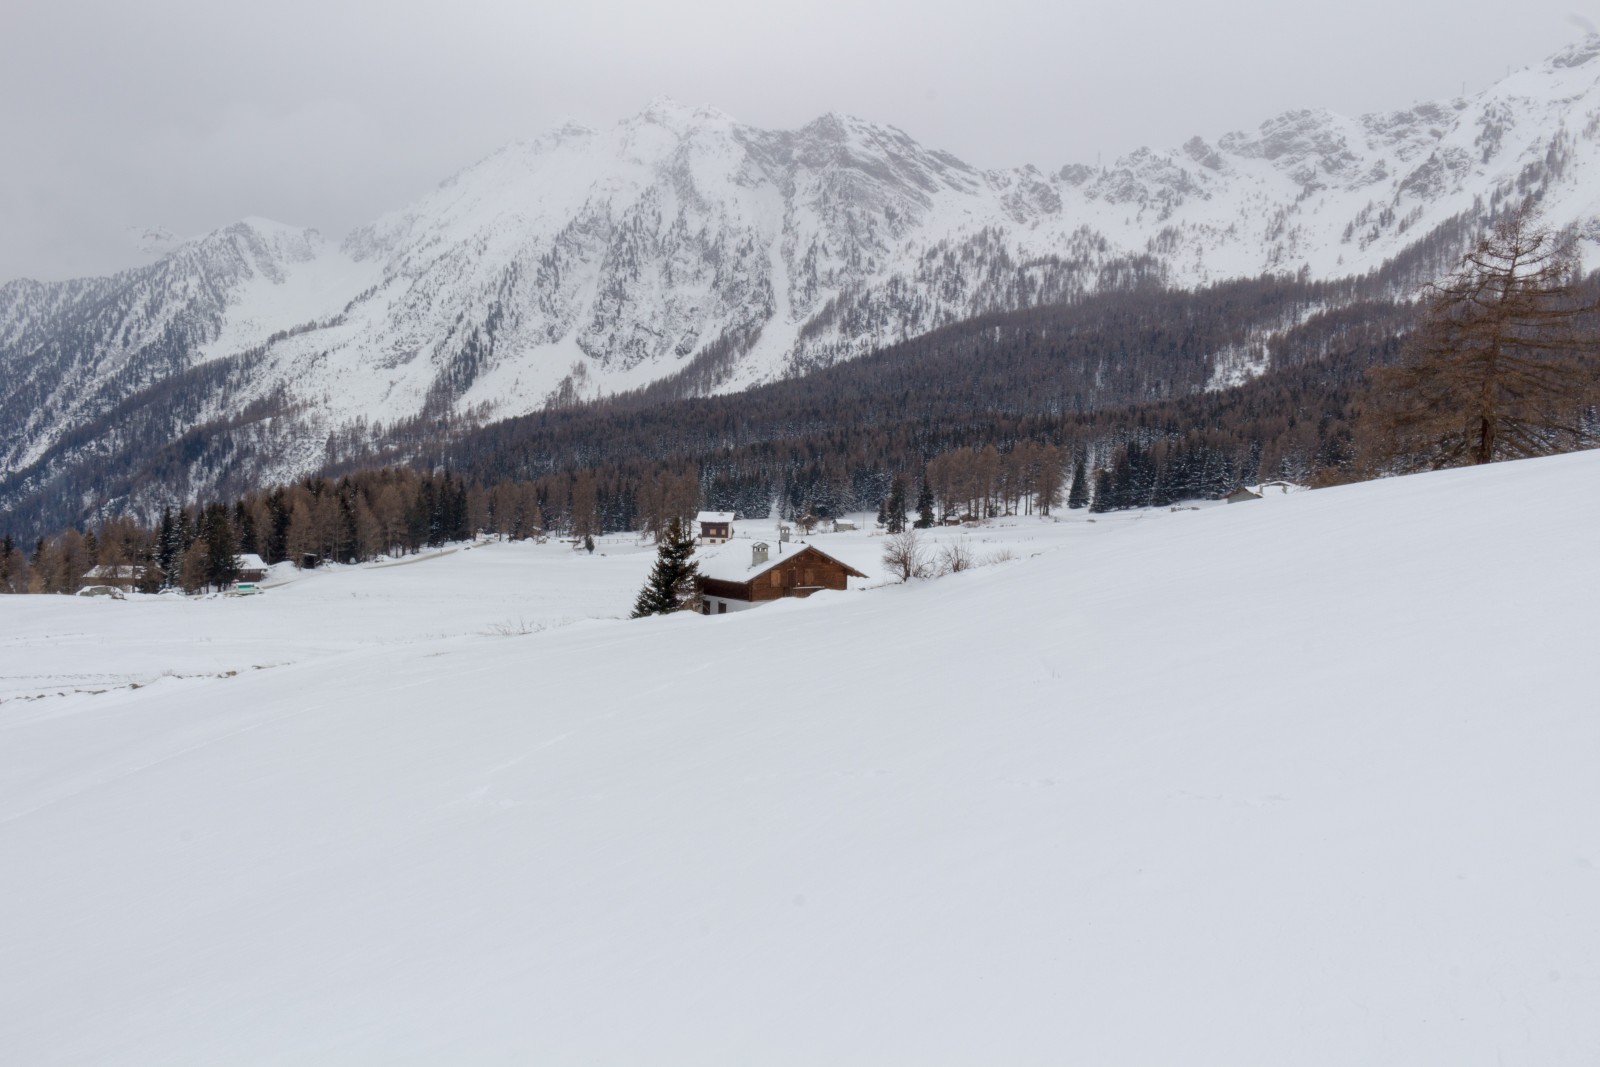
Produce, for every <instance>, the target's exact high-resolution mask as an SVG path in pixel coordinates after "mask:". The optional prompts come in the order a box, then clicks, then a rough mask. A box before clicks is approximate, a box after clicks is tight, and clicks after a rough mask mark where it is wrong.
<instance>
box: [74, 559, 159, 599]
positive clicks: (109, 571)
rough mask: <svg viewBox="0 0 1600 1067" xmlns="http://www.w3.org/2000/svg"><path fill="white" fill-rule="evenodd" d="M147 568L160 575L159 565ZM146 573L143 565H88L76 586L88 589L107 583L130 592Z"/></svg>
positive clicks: (142, 579)
mask: <svg viewBox="0 0 1600 1067" xmlns="http://www.w3.org/2000/svg"><path fill="white" fill-rule="evenodd" d="M148 569H151V570H154V571H155V573H156V577H157V578H159V577H160V576H161V568H160V567H152V568H148ZM146 573H147V568H145V567H143V566H137V565H134V566H130V565H127V564H123V565H121V566H107V565H106V564H103V563H102V564H101V565H100V566H98V567H90V568H89V569H88V570H86V571H84V572H83V577H81V578H79V579H78V588H79V589H88V588H89V587H90V586H96V585H109V586H115V587H116V588H118V589H120V590H122V591H123V592H124V593H131V592H133V591H134V589H136V588H138V586H139V583H140V582H143V581H144V576H145V574H146Z"/></svg>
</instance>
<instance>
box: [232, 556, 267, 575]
mask: <svg viewBox="0 0 1600 1067" xmlns="http://www.w3.org/2000/svg"><path fill="white" fill-rule="evenodd" d="M233 559H234V563H235V564H237V565H238V567H239V577H238V581H241V582H250V583H254V582H259V581H261V580H262V579H263V578H265V577H266V576H267V563H266V560H264V559H262V558H261V557H260V556H258V555H256V554H255V553H254V552H241V553H240V554H239V555H237V556H235V557H233Z"/></svg>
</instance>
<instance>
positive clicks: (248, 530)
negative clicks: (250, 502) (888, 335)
mask: <svg viewBox="0 0 1600 1067" xmlns="http://www.w3.org/2000/svg"><path fill="white" fill-rule="evenodd" d="M233 530H234V533H235V534H237V535H238V537H239V551H240V552H249V553H250V554H252V555H256V556H259V555H261V543H260V541H259V540H258V539H257V537H256V517H255V516H254V515H252V514H251V513H250V509H249V508H247V507H245V506H244V501H243V500H241V501H239V502H238V503H236V504H234V506H233Z"/></svg>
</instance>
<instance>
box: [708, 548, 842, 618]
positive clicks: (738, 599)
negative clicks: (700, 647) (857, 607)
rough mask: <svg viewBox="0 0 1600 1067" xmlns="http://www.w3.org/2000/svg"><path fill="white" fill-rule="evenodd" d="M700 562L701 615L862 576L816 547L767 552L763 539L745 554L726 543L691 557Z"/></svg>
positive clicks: (808, 592)
mask: <svg viewBox="0 0 1600 1067" xmlns="http://www.w3.org/2000/svg"><path fill="white" fill-rule="evenodd" d="M696 562H697V563H699V565H700V602H701V608H700V610H701V611H702V612H703V613H704V614H706V615H722V614H726V613H727V612H729V611H738V610H741V609H743V608H751V607H755V606H756V605H757V604H763V603H766V602H767V601H771V600H779V599H781V598H783V597H808V596H810V595H811V594H812V593H816V592H820V591H822V590H824V589H847V588H849V581H850V579H851V578H865V577H867V576H866V575H865V574H863V573H862V572H861V571H858V570H856V569H855V568H854V567H852V566H850V564H848V563H845V562H844V561H843V560H838V559H835V558H834V557H832V556H830V555H828V554H827V553H826V552H824V551H822V550H821V549H819V548H817V547H816V546H815V545H801V546H799V547H798V548H796V549H794V550H793V551H790V552H782V553H779V554H778V555H776V556H775V555H772V553H771V549H770V547H769V546H768V545H767V544H766V542H764V541H757V542H755V543H754V544H753V545H751V546H750V548H749V550H748V552H747V551H746V549H745V547H744V546H743V545H729V546H727V547H725V548H722V549H720V550H719V551H717V552H711V553H705V554H702V555H701V556H699V557H697V558H696Z"/></svg>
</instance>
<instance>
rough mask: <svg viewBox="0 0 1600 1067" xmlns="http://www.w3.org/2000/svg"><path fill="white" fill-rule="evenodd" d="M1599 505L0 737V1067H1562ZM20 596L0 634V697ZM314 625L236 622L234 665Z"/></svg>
mask: <svg viewBox="0 0 1600 1067" xmlns="http://www.w3.org/2000/svg"><path fill="white" fill-rule="evenodd" d="M1597 478H1600V453H1590V454H1582V455H1572V456H1566V457H1560V458H1555V459H1550V460H1540V461H1532V462H1525V463H1515V464H1504V465H1500V466H1496V467H1493V468H1487V469H1476V470H1466V471H1456V472H1449V473H1443V474H1436V475H1427V476H1420V477H1413V478H1405V479H1395V480H1390V481H1384V482H1379V483H1372V484H1366V485H1360V486H1352V487H1347V488H1340V489H1331V490H1325V491H1320V492H1316V493H1303V494H1296V495H1290V496H1268V497H1267V498H1266V499H1264V500H1261V501H1257V502H1250V503H1246V504H1243V505H1229V506H1219V507H1212V508H1207V509H1204V510H1201V511H1187V512H1160V513H1148V514H1145V515H1142V516H1132V515H1125V516H1113V517H1108V520H1105V521H1098V522H1095V523H1092V524H1091V523H1089V522H1087V521H1084V519H1083V518H1082V517H1081V516H1080V515H1076V514H1075V515H1074V516H1073V517H1072V518H1071V519H1070V521H1068V522H1065V523H1060V524H1045V523H1040V524H1036V525H1035V526H1031V527H1025V526H1022V525H1019V526H1017V527H1016V528H1015V529H1014V530H1013V532H1012V534H1010V535H1008V536H1012V537H1013V538H1014V539H1015V541H1016V545H1017V548H1018V549H1019V551H1018V555H1019V556H1020V557H1021V558H1019V559H1017V560H1015V561H1013V562H1009V563H1004V564H996V565H993V566H988V567H983V568H980V569H978V570H975V571H970V572H965V573H962V574H960V575H955V576H951V577H948V578H945V579H941V580H939V581H936V582H927V583H914V584H912V585H910V586H890V587H886V588H880V589H873V590H866V591H852V592H849V593H839V594H831V595H819V596H817V597H814V598H812V599H810V600H807V601H800V602H788V603H779V604H777V605H774V606H771V607H765V608H762V609H760V610H758V611H751V612H745V613H739V614H736V615H728V616H722V617H715V618H709V619H708V618H702V617H698V616H676V617H669V618H664V619H657V620H643V621H638V622H628V621H611V622H608V621H588V622H581V623H576V624H574V625H571V626H567V627H564V628H558V629H553V630H549V631H546V632H542V633H534V634H528V635H513V636H450V635H448V634H445V635H441V636H437V637H432V638H425V639H420V640H416V641H411V642H409V643H407V644H404V645H396V644H385V643H382V642H373V643H370V644H368V645H365V646H363V647H355V648H351V649H350V650H348V651H345V652H341V653H338V654H329V655H321V656H315V657H310V658H303V659H298V660H296V661H295V662H294V663H292V664H291V665H288V666H284V667H280V668H277V669H272V670H261V671H246V672H243V673H241V674H239V675H238V676H235V677H231V678H216V679H209V680H188V681H179V680H167V681H161V682H157V683H155V684H153V685H148V686H145V687H142V688H139V689H134V690H129V689H122V690H115V691H111V692H106V693H103V694H100V695H93V696H91V695H82V694H80V695H76V696H69V697H61V698H45V699H39V700H12V701H9V702H7V703H4V704H0V855H4V856H5V857H6V877H5V879H4V881H3V883H0V959H4V960H5V966H4V967H3V968H0V1047H4V1048H5V1049H6V1050H7V1056H8V1058H11V1059H14V1060H15V1061H16V1062H25V1063H30V1064H52V1063H60V1064H74V1065H84V1064H112V1063H153V1062H159V1063H164V1064H180V1063H195V1064H201V1063H217V1062H228V1063H266V1062H285V1061H294V1062H306V1061H316V1062H439V1061H451V1062H471V1063H493V1062H506V1063H509V1062H530V1061H537V1062H579V1061H583V1062H602V1063H617V1062H651V1063H727V1062H762V1063H796V1064H799V1063H818V1062H829V1063H862V1064H868V1063H873V1064H876V1063H885V1062H916V1063H1061V1062H1082V1063H1137V1064H1159V1063H1173V1064H1177V1063H1182V1064H1187V1065H1203V1064H1217V1065H1223V1064H1228V1065H1232V1064H1240V1063H1294V1064H1329V1065H1341V1067H1342V1065H1346V1064H1350V1063H1365V1064H1386V1063H1392V1064H1415V1063H1452V1064H1464V1065H1470V1064H1492V1063H1502V1062H1512V1063H1539V1064H1544V1065H1556V1064H1578V1063H1586V1062H1588V1060H1589V1058H1590V1057H1592V1055H1593V1051H1594V1049H1595V1048H1596V1047H1597V1046H1600V1010H1596V1009H1597V1006H1600V1005H1597V990H1600V967H1597V964H1596V960H1600V881H1597V879H1600V831H1597V830H1596V825H1597V824H1596V821H1595V819H1594V813H1595V812H1596V811H1597V810H1600V775H1596V774H1595V765H1594V764H1595V754H1596V752H1600V716H1597V715H1596V698H1595V692H1594V680H1593V670H1592V656H1593V650H1594V647H1595V637H1596V633H1595V622H1594V620H1595V597H1596V591H1597V590H1600V555H1597V554H1596V552H1595V551H1594V549H1595V540H1594V530H1595V529H1596V526H1597V520H1600V504H1597V503H1596V496H1595V494H1594V491H1593V489H1594V486H1595V484H1596V480H1597ZM1029 545H1032V548H1031V549H1030V548H1029V547H1028V546H1029ZM494 558H495V557H494V556H493V555H492V554H490V553H480V552H473V553H464V554H458V555H456V556H452V557H449V558H444V559H440V560H437V561H434V562H430V563H428V564H426V565H423V566H418V567H404V568H394V569H389V570H384V571H373V572H362V573H359V574H355V575H351V576H349V577H348V579H341V581H345V580H348V581H349V583H350V585H349V591H350V592H358V591H359V582H361V581H365V582H371V583H373V588H374V589H377V588H380V587H381V586H382V584H383V583H403V582H409V581H420V580H422V577H421V576H423V575H425V574H426V573H433V574H436V575H444V574H447V573H449V570H448V569H449V568H460V570H459V572H458V573H459V575H460V579H459V580H460V581H462V582H470V581H481V582H483V583H485V584H484V588H485V589H486V590H488V589H494V590H495V592H496V593H497V594H498V593H499V592H501V591H502V590H501V588H500V586H498V585H496V584H495V583H494V579H493V577H492V574H493V571H492V570H491V569H487V568H485V567H484V564H485V562H486V561H490V560H493V559H494ZM508 558H509V557H508ZM647 562H648V557H647V556H643V555H641V556H638V557H636V559H635V561H634V564H633V565H636V566H638V567H639V571H640V573H641V575H642V572H643V569H644V565H645V564H647ZM468 564H470V566H468ZM427 568H435V570H433V571H432V572H429V571H428V570H427ZM429 580H436V579H429ZM612 584H620V583H615V582H613V583H612ZM391 588H395V589H399V588H403V587H402V586H399V585H391ZM341 595H342V594H341ZM529 599H530V603H532V602H536V601H537V599H538V594H537V591H536V590H534V589H532V588H530V589H529ZM40 601H41V598H23V597H15V598H4V600H0V612H5V613H7V615H8V616H9V618H8V622H7V626H6V627H5V630H6V632H7V633H8V634H17V635H19V636H18V637H17V638H15V639H14V640H12V641H11V642H9V643H8V644H7V645H6V646H4V648H5V649H6V651H4V663H3V668H4V673H6V674H8V675H10V674H20V673H26V671H27V670H28V664H27V663H25V662H23V659H24V653H25V651H26V649H27V647H28V642H27V640H26V639H24V638H23V637H21V636H20V635H21V634H22V633H23V631H21V630H18V629H14V628H13V626H12V625H11V624H12V623H13V622H21V621H25V620H27V619H29V618H37V614H36V613H37V612H39V611H42V610H45V608H43V607H40V606H39V605H40ZM313 603H315V601H304V602H302V601H301V600H298V599H297V598H296V595H294V590H293V589H286V590H280V591H277V592H276V593H272V594H269V595H267V596H264V597H260V598H254V600H252V601H249V602H239V603H236V604H230V605H228V606H229V607H230V608H238V609H239V611H240V613H241V614H240V617H243V613H244V612H246V611H248V612H270V613H272V617H273V618H276V619H277V621H278V627H279V632H278V634H277V635H276V636H274V635H273V634H271V633H261V634H257V635H256V636H254V637H252V638H251V640H253V641H256V642H258V644H259V648H260V651H259V655H262V656H266V655H270V653H271V649H272V648H273V647H274V643H275V642H291V641H292V640H293V637H294V634H295V633H296V632H297V630H296V628H297V627H298V626H300V625H302V624H303V622H304V620H303V619H299V618H297V612H300V611H302V610H310V605H311V604H313ZM60 604H66V605H68V606H69V608H70V610H71V612H72V613H73V615H72V618H71V619H67V617H66V616H57V619H58V624H59V625H61V626H63V627H70V628H75V629H77V630H78V631H80V632H81V631H89V632H93V631H94V629H95V628H96V627H97V626H100V625H103V624H102V623H100V622H97V621H96V620H97V619H100V618H109V617H111V614H112V613H114V612H115V611H117V610H122V609H126V608H133V607H137V604H136V603H135V602H132V601H130V602H128V603H127V604H104V603H86V602H81V601H67V600H64V599H62V600H56V601H51V603H50V604H49V605H46V607H48V609H49V610H51V611H56V610H58V607H57V606H58V605H60ZM395 610H397V611H403V610H405V609H404V608H403V607H397V608H396V609H395ZM413 610H414V611H415V612H416V615H415V618H416V619H417V628H418V629H419V630H421V629H425V628H428V623H427V622H426V621H425V619H427V618H432V617H433V616H434V613H431V612H430V611H429V609H428V607H427V606H426V605H419V606H418V607H416V608H415V609H413ZM496 610H499V608H498V607H497V609H496ZM615 610H616V611H617V612H618V613H621V612H622V611H625V610H626V604H625V603H623V604H618V605H617V606H616V609H615ZM30 613H34V614H30ZM263 617H265V616H263ZM391 621H392V620H391ZM388 624H389V623H387V622H386V623H385V625H388ZM216 627H217V629H216V632H215V636H216V638H217V639H218V640H224V639H225V638H226V637H227V634H228V624H227V623H226V621H223V620H221V619H220V618H219V621H218V622H217V624H216ZM269 629H270V627H269ZM100 655H101V656H102V657H103V658H104V660H105V661H107V662H109V663H115V662H116V660H117V658H118V656H119V650H118V647H117V646H116V645H114V644H113V645H111V646H109V647H106V648H105V649H104V650H103V652H101V653H100Z"/></svg>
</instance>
